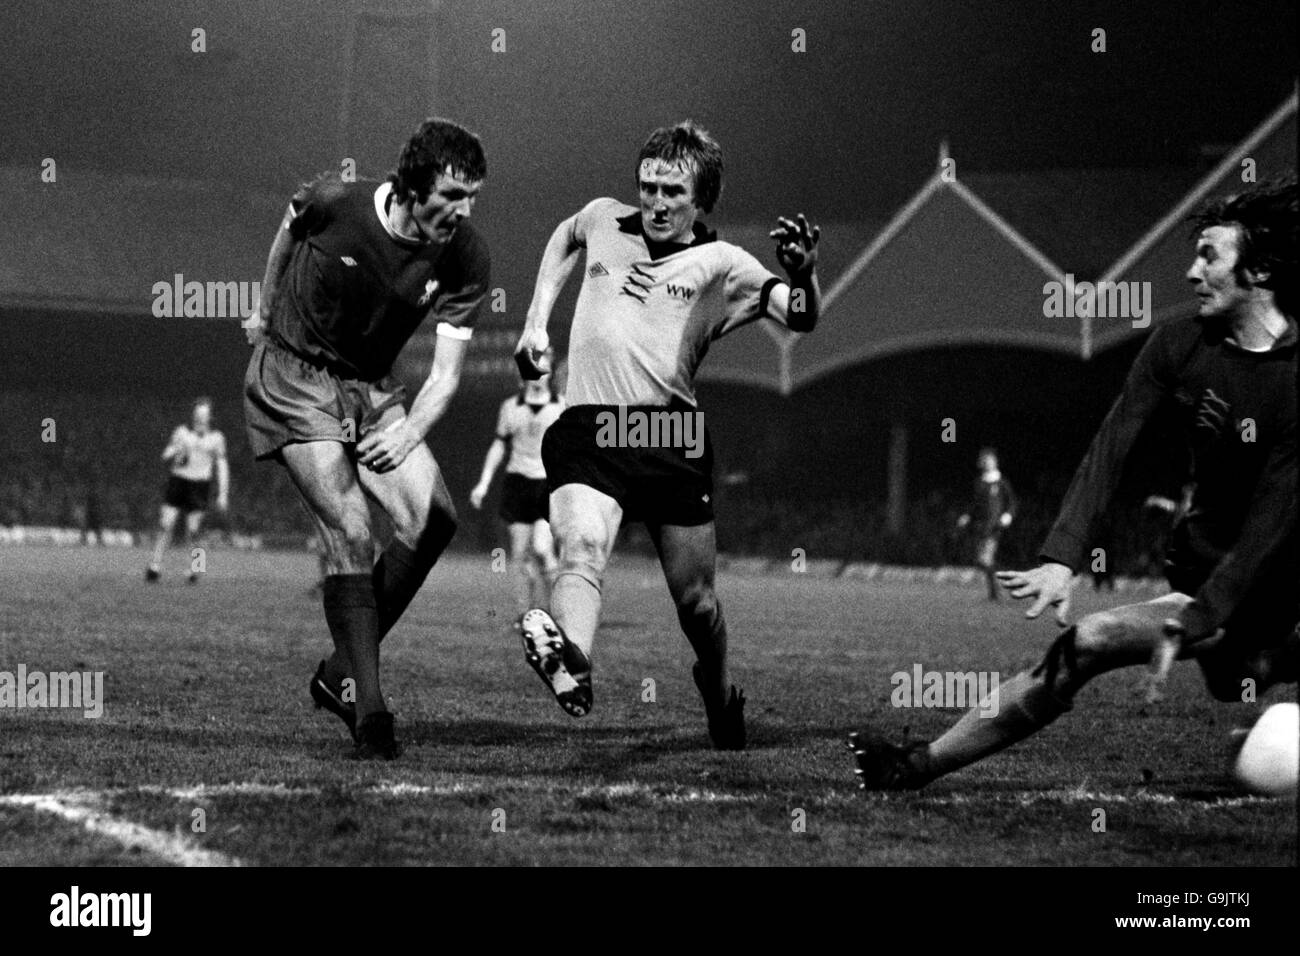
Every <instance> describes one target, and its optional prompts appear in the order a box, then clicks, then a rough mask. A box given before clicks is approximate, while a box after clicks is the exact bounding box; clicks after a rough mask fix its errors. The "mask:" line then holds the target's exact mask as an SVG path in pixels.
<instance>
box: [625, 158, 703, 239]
mask: <svg viewBox="0 0 1300 956" xmlns="http://www.w3.org/2000/svg"><path fill="white" fill-rule="evenodd" d="M637 180H638V181H639V182H640V184H641V189H640V192H641V227H642V228H643V229H644V230H645V234H646V236H648V237H649V238H651V239H653V240H655V241H656V242H690V241H691V237H692V230H693V229H694V228H695V216H696V214H697V212H698V210H697V209H696V208H695V177H694V176H693V175H691V171H690V170H689V169H686V168H684V167H682V166H678V165H671V164H668V163H665V162H663V161H662V160H656V159H647V160H644V161H642V163H641V168H640V169H639V170H638V172H637Z"/></svg>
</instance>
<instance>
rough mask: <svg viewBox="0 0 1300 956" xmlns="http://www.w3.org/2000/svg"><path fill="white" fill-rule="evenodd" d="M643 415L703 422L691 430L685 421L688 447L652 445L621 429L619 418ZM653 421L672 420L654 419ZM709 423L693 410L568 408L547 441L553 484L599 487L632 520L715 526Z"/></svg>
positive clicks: (545, 451)
mask: <svg viewBox="0 0 1300 956" xmlns="http://www.w3.org/2000/svg"><path fill="white" fill-rule="evenodd" d="M638 413H643V414H644V415H646V416H663V415H664V413H677V414H679V415H696V416H699V417H698V418H695V419H692V422H691V427H690V428H689V429H687V428H686V426H685V421H684V420H683V419H677V420H678V421H681V422H682V423H683V427H682V428H681V429H679V430H678V431H677V432H676V435H677V437H678V438H681V439H685V438H686V437H689V438H690V441H689V442H687V441H685V440H682V441H677V442H675V443H674V442H669V445H670V447H646V446H645V444H644V442H646V441H653V440H654V439H648V438H646V437H645V434H644V433H643V434H642V435H641V436H639V437H638V436H636V433H635V432H633V431H631V430H627V429H619V428H618V427H617V426H618V422H619V420H620V419H619V416H620V414H623V415H626V416H627V417H626V418H625V419H624V421H630V422H635V421H637V419H636V418H635V417H634V416H635V415H636V414H638ZM648 420H649V421H652V422H665V421H669V419H664V418H653V417H652V418H649V419H648ZM703 421H704V418H703V414H702V413H701V412H698V411H697V410H696V409H693V408H690V407H689V406H687V405H681V406H670V407H667V408H665V407H663V406H625V407H624V408H620V407H619V406H615V405H574V406H572V407H570V408H567V409H565V410H564V412H563V413H562V414H561V415H560V417H559V418H558V419H556V420H555V423H554V424H552V425H551V427H550V428H548V429H547V430H546V434H545V436H543V438H542V464H544V465H545V466H546V484H547V487H548V488H549V489H550V490H551V491H555V489H556V488H559V487H561V486H562V485H569V484H579V485H587V486H588V487H591V488H595V489H596V490H597V491H600V492H603V493H604V494H607V495H609V496H610V497H611V498H613V499H614V500H615V501H617V502H618V503H619V505H620V506H621V507H622V508H623V520H624V521H625V522H630V521H644V522H646V523H647V524H654V525H660V524H668V525H683V526H688V527H689V526H694V525H701V524H708V523H709V522H711V521H712V520H713V444H712V442H711V441H710V440H709V433H708V429H706V428H704V427H703ZM688 431H689V433H690V434H689V436H688ZM651 434H653V432H651ZM664 434H665V433H664V432H659V433H658V435H664ZM628 437H632V438H633V441H635V442H636V443H637V447H634V446H633V441H624V440H623V439H624V438H628ZM611 438H612V439H614V440H613V441H611V440H610V439H611Z"/></svg>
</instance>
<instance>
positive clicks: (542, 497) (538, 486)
mask: <svg viewBox="0 0 1300 956" xmlns="http://www.w3.org/2000/svg"><path fill="white" fill-rule="evenodd" d="M498 514H500V515H501V518H502V520H503V521H505V523H506V524H532V523H533V522H535V521H546V520H547V519H548V518H549V517H550V514H551V496H550V490H549V489H548V488H547V487H546V479H545V478H527V477H525V476H524V475H520V474H516V473H515V472H511V471H508V472H506V480H505V484H504V485H502V487H501V508H500V510H499V512H498Z"/></svg>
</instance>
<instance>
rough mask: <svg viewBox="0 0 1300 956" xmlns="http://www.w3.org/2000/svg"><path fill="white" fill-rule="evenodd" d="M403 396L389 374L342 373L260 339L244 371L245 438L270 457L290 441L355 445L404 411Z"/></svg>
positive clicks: (255, 450)
mask: <svg viewBox="0 0 1300 956" xmlns="http://www.w3.org/2000/svg"><path fill="white" fill-rule="evenodd" d="M404 397H405V391H404V389H403V388H402V386H401V385H400V384H399V383H398V382H396V381H395V380H393V379H392V378H391V377H390V378H385V379H382V380H380V381H378V382H362V381H360V380H358V379H353V378H343V377H341V376H338V375H335V374H334V373H333V372H331V371H329V370H328V369H325V368H321V367H319V366H317V365H313V364H311V363H310V362H307V361H304V360H303V359H301V358H299V357H298V356H297V355H295V354H293V353H292V352H289V351H286V350H285V349H283V348H280V347H279V346H277V345H275V344H273V343H271V342H262V343H260V344H258V345H257V347H256V348H254V349H253V357H252V359H250V360H249V363H248V371H247V372H246V373H245V374H244V419H245V422H246V423H247V425H248V443H249V445H250V446H251V447H252V450H253V456H254V457H255V458H257V459H263V458H272V457H274V456H276V455H277V454H278V453H279V451H280V449H281V448H283V447H284V446H285V445H290V444H293V443H295V442H306V441H337V442H342V443H343V444H345V445H355V444H356V442H357V441H359V440H360V439H361V438H363V437H364V436H365V435H366V434H367V433H368V432H370V431H372V430H374V429H376V428H379V429H384V428H387V427H388V426H390V425H391V424H393V423H394V422H397V421H399V420H401V419H402V418H403V417H405V415H406V411H405V410H404V408H403V407H402V399H403V398H404Z"/></svg>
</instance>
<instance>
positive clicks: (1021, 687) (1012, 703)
mask: <svg viewBox="0 0 1300 956" xmlns="http://www.w3.org/2000/svg"><path fill="white" fill-rule="evenodd" d="M1190 600H1191V598H1189V597H1188V596H1187V595H1185V594H1167V595H1165V596H1163V597H1159V598H1156V599H1155V600H1153V601H1147V602H1146V603H1143V604H1129V605H1125V606H1123V607H1117V608H1114V609H1112V610H1109V611H1100V612H1098V613H1096V614H1089V615H1088V616H1087V617H1085V618H1083V619H1082V620H1080V621H1079V622H1078V623H1077V624H1075V625H1074V626H1073V627H1070V628H1067V629H1066V630H1065V631H1063V632H1062V633H1061V636H1060V637H1059V638H1058V639H1057V641H1056V642H1055V643H1054V644H1053V645H1052V647H1051V649H1050V650H1049V651H1048V652H1047V655H1046V657H1045V658H1044V660H1043V662H1042V664H1040V665H1039V666H1038V667H1037V668H1035V669H1034V670H1032V671H1022V672H1021V673H1019V674H1017V675H1016V676H1015V677H1013V678H1012V679H1011V680H1009V681H1006V682H1004V683H1003V684H1002V685H1001V686H1000V687H999V688H998V690H997V692H996V695H995V699H993V700H990V701H987V702H982V703H983V706H976V707H973V708H972V709H971V710H969V711H967V712H966V714H965V715H964V716H963V717H962V718H961V719H960V720H958V721H957V723H956V724H954V725H953V726H952V727H951V728H949V730H948V731H947V732H946V733H944V734H943V736H941V737H939V738H938V739H937V740H935V741H934V742H933V743H931V744H930V747H929V757H930V769H931V770H932V771H934V772H935V773H936V774H942V773H950V772H952V771H953V770H956V769H958V768H959V767H964V766H966V765H967V764H970V763H973V762H975V761H976V760H981V759H983V758H984V757H987V756H989V755H990V754H993V753H996V752H998V751H999V750H1002V749H1004V748H1005V747H1009V746H1010V745H1011V744H1013V743H1015V742H1016V741H1018V740H1023V739H1024V738H1025V737H1028V736H1029V735H1030V734H1032V733H1034V732H1036V731H1038V730H1040V729H1041V728H1043V727H1045V726H1046V725H1047V724H1049V723H1051V722H1052V721H1053V720H1055V719H1056V718H1057V717H1058V716H1060V715H1061V714H1062V713H1064V712H1065V711H1067V710H1069V709H1070V708H1071V707H1072V706H1073V700H1074V695H1075V693H1077V692H1078V690H1079V689H1080V688H1081V687H1083V685H1084V684H1086V683H1087V682H1088V681H1090V680H1092V679H1093V678H1094V677H1097V676H1098V675H1099V674H1104V673H1105V672H1106V671H1110V670H1114V669H1115V668H1119V667H1132V666H1138V665H1145V664H1148V663H1149V662H1150V661H1151V657H1152V654H1153V652H1154V651H1155V649H1156V647H1157V646H1158V645H1159V644H1160V643H1161V642H1162V641H1163V640H1164V634H1163V625H1164V622H1165V620H1166V619H1167V618H1170V617H1176V616H1177V614H1178V611H1179V610H1180V609H1181V608H1182V607H1183V606H1184V605H1186V604H1187V603H1188V602H1189V601H1190ZM1182 656H1183V657H1187V656H1191V652H1190V651H1184V653H1183V654H1182ZM1135 693H1136V690H1135Z"/></svg>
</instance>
